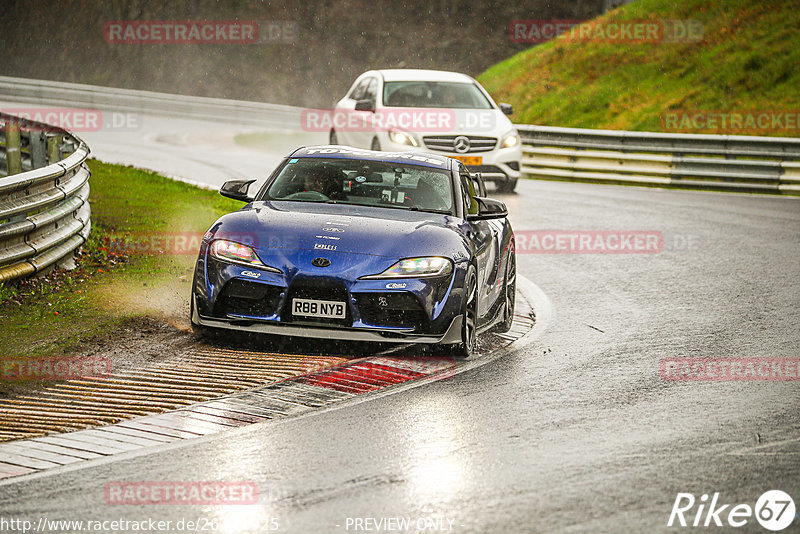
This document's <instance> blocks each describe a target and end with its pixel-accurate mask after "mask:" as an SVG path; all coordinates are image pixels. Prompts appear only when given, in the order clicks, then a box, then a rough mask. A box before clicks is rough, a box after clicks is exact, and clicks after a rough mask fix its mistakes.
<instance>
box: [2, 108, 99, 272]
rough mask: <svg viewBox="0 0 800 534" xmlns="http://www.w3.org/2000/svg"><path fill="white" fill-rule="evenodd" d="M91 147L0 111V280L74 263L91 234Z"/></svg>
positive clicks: (49, 128) (46, 126)
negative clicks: (56, 265) (75, 253)
mask: <svg viewBox="0 0 800 534" xmlns="http://www.w3.org/2000/svg"><path fill="white" fill-rule="evenodd" d="M88 155H89V147H87V146H86V143H84V142H83V141H82V140H81V139H79V138H78V137H76V136H74V135H72V134H70V133H69V132H67V131H65V130H62V129H60V128H55V127H53V126H49V125H47V124H43V123H39V122H32V121H20V120H19V119H18V118H17V117H13V116H11V115H6V114H4V113H0V282H5V281H7V280H11V279H14V278H20V277H24V276H29V275H32V274H36V273H39V272H41V271H42V270H44V269H46V268H48V267H50V266H51V265H54V264H63V265H67V266H68V265H69V263H70V262H71V260H72V254H73V252H74V251H75V250H76V249H77V248H78V247H80V246H81V245H82V244H83V243H84V242H85V241H86V239H87V238H88V236H89V231H90V229H91V220H90V208H89V175H90V173H89V168H88V167H87V165H86V158H87V156H88Z"/></svg>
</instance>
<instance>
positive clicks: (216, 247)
mask: <svg viewBox="0 0 800 534" xmlns="http://www.w3.org/2000/svg"><path fill="white" fill-rule="evenodd" d="M211 255H212V256H214V257H215V258H217V259H220V260H222V261H227V262H231V263H239V264H242V265H250V266H253V267H258V268H259V269H262V270H265V271H270V272H273V273H280V272H282V271H281V270H280V269H276V268H275V267H270V266H268V265H264V262H262V261H261V259H260V258H259V257H258V255H257V254H256V251H255V250H253V248H252V247H248V246H247V245H242V244H241V243H236V242H235V241H227V240H225V239H216V240H214V241H213V242H212V243H211Z"/></svg>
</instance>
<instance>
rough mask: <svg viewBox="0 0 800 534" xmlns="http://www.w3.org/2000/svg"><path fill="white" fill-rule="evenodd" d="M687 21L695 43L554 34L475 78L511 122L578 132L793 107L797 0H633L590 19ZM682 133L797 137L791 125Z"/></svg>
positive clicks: (797, 72)
mask: <svg viewBox="0 0 800 534" xmlns="http://www.w3.org/2000/svg"><path fill="white" fill-rule="evenodd" d="M663 19H695V20H698V21H700V22H701V23H702V24H703V39H702V40H701V41H698V42H686V43H599V42H578V41H572V42H570V41H568V40H567V39H564V38H563V36H562V38H558V39H555V40H553V41H550V42H548V43H544V44H542V45H538V46H534V47H532V48H530V49H528V50H526V51H524V52H521V53H519V54H516V55H515V56H513V57H511V58H509V59H507V60H505V61H503V62H501V63H498V64H497V65H494V66H493V67H491V68H489V69H488V70H486V71H485V72H484V73H483V74H481V75H480V76H479V77H478V80H479V81H480V82H481V83H482V84H483V85H484V86H485V87H486V89H487V90H488V91H489V92H490V93H491V94H492V96H493V97H494V98H495V100H497V101H501V102H509V103H511V104H513V105H514V108H515V115H514V121H515V122H518V123H523V124H539V125H550V126H563V127H577V128H608V129H620V130H639V131H667V130H665V128H664V127H663V124H662V115H663V114H664V113H666V112H668V111H692V112H694V111H711V112H743V111H779V112H792V111H794V112H795V114H796V113H797V112H798V111H799V110H800V91H798V87H799V86H800V69H798V68H797V65H800V32H798V30H797V28H798V27H800V9H798V4H797V2H796V1H791V0H769V1H767V0H765V1H762V2H752V1H751V0H725V1H723V2H718V1H710V0H683V1H681V2H675V1H674V0H637V1H636V2H633V3H631V4H628V5H626V6H623V7H622V8H620V9H617V10H614V11H612V12H610V13H607V14H606V15H604V16H603V17H600V18H598V19H596V22H597V23H598V24H606V23H608V22H619V21H624V20H637V21H638V20H654V21H660V20H663ZM669 131H683V132H688V133H747V134H759V135H774V136H794V137H796V136H798V134H799V133H800V131H799V130H798V129H797V127H795V128H782V129H781V128H768V129H766V130H758V131H753V130H747V131H733V130H722V129H720V128H706V129H695V128H691V129H686V128H684V129H678V130H674V129H673V130H669Z"/></svg>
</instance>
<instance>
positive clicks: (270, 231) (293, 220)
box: [212, 201, 466, 258]
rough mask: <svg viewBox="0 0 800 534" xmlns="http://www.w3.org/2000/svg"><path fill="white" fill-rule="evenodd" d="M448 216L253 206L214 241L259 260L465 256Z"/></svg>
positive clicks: (456, 224)
mask: <svg viewBox="0 0 800 534" xmlns="http://www.w3.org/2000/svg"><path fill="white" fill-rule="evenodd" d="M461 223H462V221H461V220H460V219H457V218H455V217H452V216H450V215H444V214H437V213H427V212H415V211H407V210H401V209H390V208H373V207H364V206H352V205H343V204H321V203H310V202H287V201H269V202H253V203H251V204H249V205H248V206H246V207H245V208H244V209H242V210H240V211H238V212H234V213H229V214H227V215H225V216H223V217H222V218H220V219H219V220H218V221H217V223H216V224H215V225H214V227H212V232H213V233H214V238H216V239H230V240H232V241H237V242H242V243H246V244H251V245H252V246H253V247H254V248H255V249H256V250H257V251H259V255H262V253H263V255H266V256H269V255H271V254H272V253H274V252H277V251H279V250H283V251H287V252H288V251H289V250H314V251H321V252H329V253H351V254H366V255H377V256H387V257H397V258H406V257H412V256H430V255H437V256H441V255H446V256H450V257H452V256H453V255H456V254H457V252H458V251H462V252H465V248H466V239H465V238H464V236H463V235H462V232H461V227H460V224H461Z"/></svg>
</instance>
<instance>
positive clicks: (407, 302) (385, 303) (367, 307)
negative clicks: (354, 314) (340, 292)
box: [353, 293, 428, 328]
mask: <svg viewBox="0 0 800 534" xmlns="http://www.w3.org/2000/svg"><path fill="white" fill-rule="evenodd" d="M353 297H354V298H355V299H356V306H357V307H358V312H359V313H360V314H361V320H362V321H364V322H365V323H367V324H369V325H374V326H393V327H402V328H418V327H421V326H423V325H424V324H425V323H426V321H427V319H428V316H427V314H426V313H425V310H423V309H422V306H421V305H420V303H419V300H417V298H416V297H415V296H414V295H412V294H411V293H355V294H353Z"/></svg>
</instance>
